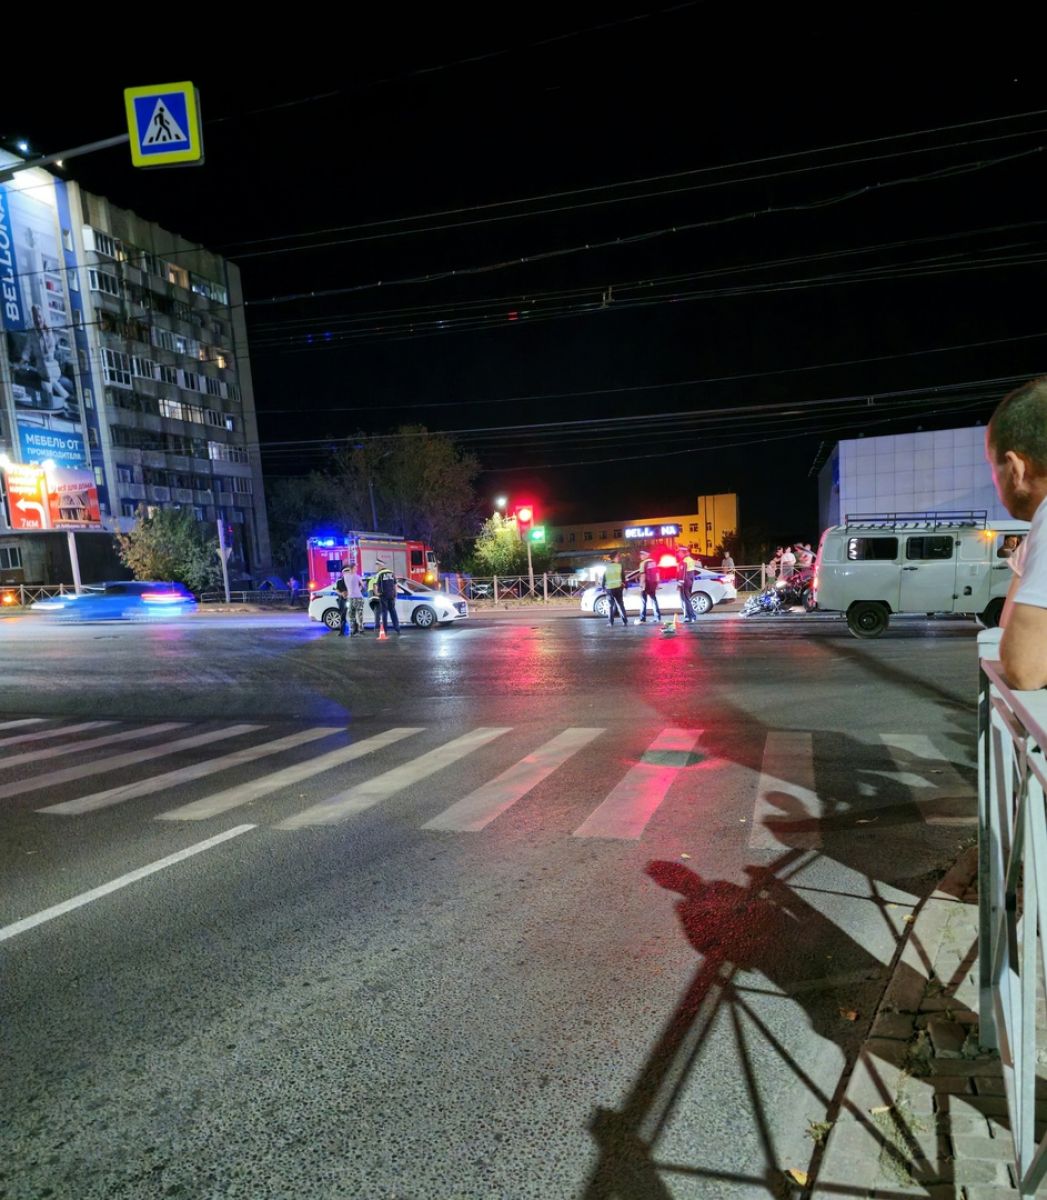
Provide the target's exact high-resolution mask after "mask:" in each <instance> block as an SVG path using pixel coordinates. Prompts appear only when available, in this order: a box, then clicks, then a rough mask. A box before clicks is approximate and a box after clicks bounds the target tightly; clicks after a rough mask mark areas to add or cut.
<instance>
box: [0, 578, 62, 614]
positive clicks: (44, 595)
mask: <svg viewBox="0 0 1047 1200" xmlns="http://www.w3.org/2000/svg"><path fill="white" fill-rule="evenodd" d="M74 591H76V589H75V588H74V587H73V585H72V584H71V583H56V584H37V585H26V584H24V583H4V584H0V603H2V604H3V605H4V606H5V607H14V606H15V605H18V606H19V607H21V608H28V607H29V605H30V604H32V603H33V602H34V601H36V600H50V599H51V597H52V596H64V595H65V594H66V592H74ZM8 596H10V597H12V599H10V600H8V599H7V597H8Z"/></svg>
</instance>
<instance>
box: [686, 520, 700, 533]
mask: <svg viewBox="0 0 1047 1200" xmlns="http://www.w3.org/2000/svg"><path fill="white" fill-rule="evenodd" d="M687 528H688V529H689V530H690V531H691V533H697V532H698V522H697V521H692V522H691V523H690V525H688V527H687Z"/></svg>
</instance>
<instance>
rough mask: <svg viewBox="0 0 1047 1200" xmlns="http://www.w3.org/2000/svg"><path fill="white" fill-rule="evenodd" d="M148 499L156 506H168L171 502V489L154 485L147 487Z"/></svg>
mask: <svg viewBox="0 0 1047 1200" xmlns="http://www.w3.org/2000/svg"><path fill="white" fill-rule="evenodd" d="M148 492H149V499H150V500H153V501H155V502H156V503H157V504H169V503H170V502H171V489H170V488H169V487H157V486H156V485H155V484H150V485H149V489H148Z"/></svg>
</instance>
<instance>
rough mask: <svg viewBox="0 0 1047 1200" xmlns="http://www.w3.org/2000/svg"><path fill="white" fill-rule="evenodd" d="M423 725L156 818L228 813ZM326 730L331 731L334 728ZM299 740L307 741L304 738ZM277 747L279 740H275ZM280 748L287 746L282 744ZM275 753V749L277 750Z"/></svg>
mask: <svg viewBox="0 0 1047 1200" xmlns="http://www.w3.org/2000/svg"><path fill="white" fill-rule="evenodd" d="M422 728H423V727H422V726H418V727H417V728H415V727H411V728H408V727H405V726H401V727H399V728H396V729H388V730H386V731H385V732H384V733H379V734H376V735H375V736H374V737H369V738H365V739H364V740H363V741H360V742H354V743H353V745H351V746H340V747H339V748H338V749H337V750H331V751H330V752H329V753H327V754H321V755H320V757H319V758H311V759H309V760H308V761H307V762H303V763H295V764H294V765H293V766H290V767H285V768H284V770H282V771H277V772H276V773H275V774H273V775H264V776H262V778H261V779H255V780H252V781H251V782H250V783H243V784H240V785H239V786H237V787H231V788H227V789H226V790H225V791H224V792H215V793H214V795H212V796H205V797H204V798H203V799H202V800H194V801H193V802H192V803H191V804H183V805H182V807H181V808H172V809H171V810H170V811H169V812H164V813H160V815H159V816H158V817H157V820H158V821H202V820H204V819H205V818H206V817H216V816H218V815H219V813H224V812H228V811H229V809H231V808H238V807H239V806H240V805H242V804H250V803H251V802H252V801H253V800H258V799H259V798H260V797H262V796H268V795H270V794H271V793H272V792H278V791H280V790H281V788H287V787H294V786H295V784H297V783H301V782H302V780H303V779H310V778H311V777H312V776H313V775H319V774H320V773H321V772H323V771H330V770H331V769H332V768H333V767H339V766H341V765H342V763H347V762H352V761H353V759H354V758H362V757H363V756H364V755H365V754H373V753H374V751H376V750H381V749H382V748H383V747H385V746H391V745H392V744H393V743H394V742H398V741H400V740H401V738H405V737H409V736H410V735H411V734H412V733H421V732H422ZM325 732H327V733H330V732H331V730H326V731H325ZM291 740H292V739H290V738H285V739H284V741H285V742H290V741H291ZM300 740H305V739H304V738H302V739H300ZM273 746H274V747H275V746H276V743H275V742H274V743H273ZM280 749H284V747H283V746H281V747H280ZM274 752H275V751H274Z"/></svg>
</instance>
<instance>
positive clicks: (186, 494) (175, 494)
mask: <svg viewBox="0 0 1047 1200" xmlns="http://www.w3.org/2000/svg"><path fill="white" fill-rule="evenodd" d="M171 499H172V500H173V501H174V502H175V504H192V503H193V489H192V488H172V489H171Z"/></svg>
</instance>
